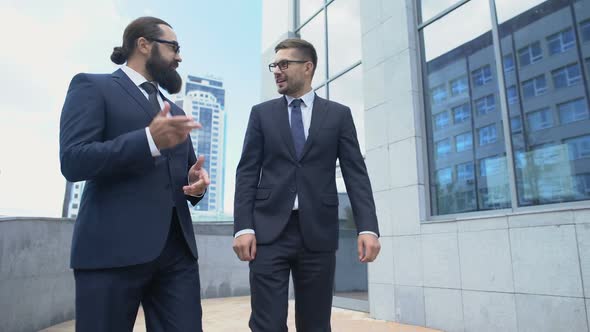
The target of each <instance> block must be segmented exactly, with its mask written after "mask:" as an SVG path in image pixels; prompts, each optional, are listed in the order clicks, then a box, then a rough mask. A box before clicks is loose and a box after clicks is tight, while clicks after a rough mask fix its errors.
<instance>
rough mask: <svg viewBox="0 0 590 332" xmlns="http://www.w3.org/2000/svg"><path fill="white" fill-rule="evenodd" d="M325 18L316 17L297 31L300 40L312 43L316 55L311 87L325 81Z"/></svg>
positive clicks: (322, 16) (321, 15)
mask: <svg viewBox="0 0 590 332" xmlns="http://www.w3.org/2000/svg"><path fill="white" fill-rule="evenodd" d="M324 22H325V17H324V15H323V14H320V15H317V16H316V17H314V18H313V19H312V20H311V21H310V22H309V23H307V24H306V25H304V26H303V28H301V30H299V36H300V37H301V39H305V40H307V41H308V42H310V43H312V44H313V46H314V47H315V50H316V52H317V54H318V65H317V68H316V70H315V74H314V75H313V81H312V82H311V84H312V86H314V87H315V86H318V85H320V84H321V83H323V82H324V81H326V79H327V77H326V38H325V34H324V31H325V26H324V25H325V24H324Z"/></svg>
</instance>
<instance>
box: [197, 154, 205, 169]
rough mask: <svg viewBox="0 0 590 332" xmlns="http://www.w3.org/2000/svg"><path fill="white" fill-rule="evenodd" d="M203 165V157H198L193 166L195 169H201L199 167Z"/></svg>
mask: <svg viewBox="0 0 590 332" xmlns="http://www.w3.org/2000/svg"><path fill="white" fill-rule="evenodd" d="M203 164H205V156H203V155H200V156H199V157H198V158H197V162H196V163H195V166H196V167H197V169H201V167H203Z"/></svg>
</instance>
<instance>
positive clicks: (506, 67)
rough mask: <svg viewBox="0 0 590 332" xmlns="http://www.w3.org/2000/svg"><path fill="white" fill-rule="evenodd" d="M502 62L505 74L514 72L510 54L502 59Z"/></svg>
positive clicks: (512, 59)
mask: <svg viewBox="0 0 590 332" xmlns="http://www.w3.org/2000/svg"><path fill="white" fill-rule="evenodd" d="M502 62H503V63H504V72H505V73H509V72H511V71H513V70H514V58H513V57H512V53H510V54H507V55H505V56H504V57H502Z"/></svg>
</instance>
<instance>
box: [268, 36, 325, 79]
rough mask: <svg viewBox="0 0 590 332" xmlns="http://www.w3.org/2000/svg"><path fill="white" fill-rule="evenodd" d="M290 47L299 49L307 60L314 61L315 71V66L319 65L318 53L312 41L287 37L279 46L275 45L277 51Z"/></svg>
mask: <svg viewBox="0 0 590 332" xmlns="http://www.w3.org/2000/svg"><path fill="white" fill-rule="evenodd" d="M288 48H294V49H297V50H298V51H299V53H301V55H303V57H304V58H305V60H309V61H311V62H312V63H313V72H314V73H315V68H316V67H317V65H318V54H317V53H316V51H315V48H314V47H313V45H312V44H311V43H310V42H308V41H306V40H303V39H298V38H289V39H285V40H283V41H282V42H280V43H279V44H278V45H277V46H275V53H276V52H278V51H279V50H284V49H288Z"/></svg>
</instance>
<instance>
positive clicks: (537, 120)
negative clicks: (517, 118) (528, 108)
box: [526, 107, 553, 131]
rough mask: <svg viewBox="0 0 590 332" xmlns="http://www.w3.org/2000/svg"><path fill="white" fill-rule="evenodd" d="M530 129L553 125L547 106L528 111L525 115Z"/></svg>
mask: <svg viewBox="0 0 590 332" xmlns="http://www.w3.org/2000/svg"><path fill="white" fill-rule="evenodd" d="M526 117H527V121H528V124H529V130H530V131H537V130H541V129H547V128H551V127H553V116H552V115H551V111H550V110H549V108H548V107H546V108H544V109H541V110H537V111H533V112H530V113H528V114H527V115H526Z"/></svg>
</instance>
